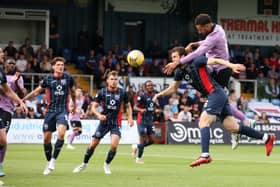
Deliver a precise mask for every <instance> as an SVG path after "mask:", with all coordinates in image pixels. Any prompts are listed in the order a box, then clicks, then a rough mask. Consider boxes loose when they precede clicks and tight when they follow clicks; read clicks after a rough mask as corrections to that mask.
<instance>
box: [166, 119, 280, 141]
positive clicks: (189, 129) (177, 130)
mask: <svg viewBox="0 0 280 187" xmlns="http://www.w3.org/2000/svg"><path fill="white" fill-rule="evenodd" d="M210 127H211V128H210V137H211V139H210V143H211V144H231V142H230V140H231V136H230V132H228V131H227V130H225V129H224V127H223V126H222V125H221V124H220V123H218V122H216V123H213V124H212V125H211V126H210ZM255 129H256V130H259V131H263V132H270V133H274V134H275V135H276V140H275V144H280V125H279V124H269V125H266V124H257V125H256V127H255ZM167 143H168V144H200V130H199V128H198V124H197V123H194V122H192V123H188V122H185V123H181V122H168V123H167ZM262 143H263V142H262V141H261V140H253V139H250V138H247V137H243V136H242V137H241V140H240V144H262Z"/></svg>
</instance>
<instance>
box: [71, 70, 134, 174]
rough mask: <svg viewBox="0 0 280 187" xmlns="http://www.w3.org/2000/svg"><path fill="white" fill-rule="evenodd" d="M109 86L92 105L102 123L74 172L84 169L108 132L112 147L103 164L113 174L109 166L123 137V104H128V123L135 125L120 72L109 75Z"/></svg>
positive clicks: (101, 91)
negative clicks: (121, 129) (120, 78)
mask: <svg viewBox="0 0 280 187" xmlns="http://www.w3.org/2000/svg"><path fill="white" fill-rule="evenodd" d="M106 81H107V87H105V88H102V89H100V90H99V91H98V93H97V95H96V96H95V98H94V101H93V102H92V105H91V112H92V113H93V114H94V115H95V116H96V117H97V118H98V119H99V121H100V123H99V125H98V127H97V129H96V131H95V133H94V134H93V136H92V140H91V142H90V144H89V146H88V148H87V150H86V153H85V155H84V160H83V163H82V164H81V165H79V166H77V167H76V168H75V169H74V170H73V173H79V172H81V171H82V170H84V169H85V168H86V167H87V165H88V162H89V160H90V158H91V157H92V155H93V153H94V150H95V148H96V147H97V146H98V144H99V143H100V140H101V139H102V138H103V137H104V136H105V135H106V134H107V133H108V132H110V133H111V147H110V150H109V152H108V154H107V157H106V160H105V162H104V165H103V169H104V172H105V174H111V169H110V167H109V165H110V163H111V162H112V160H113V159H114V157H115V155H116V153H117V148H118V145H119V141H120V138H121V132H120V125H119V124H118V115H119V113H120V112H121V107H122V105H123V104H125V105H126V111H127V116H128V123H129V125H130V126H133V119H132V108H131V105H130V102H129V100H128V97H127V94H126V92H125V91H124V89H121V88H118V72H117V71H111V72H109V73H108V75H107V80H106ZM100 105H101V106H102V108H103V111H102V112H99V111H98V107H99V106H100Z"/></svg>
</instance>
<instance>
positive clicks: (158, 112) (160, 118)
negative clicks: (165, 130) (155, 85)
mask: <svg viewBox="0 0 280 187" xmlns="http://www.w3.org/2000/svg"><path fill="white" fill-rule="evenodd" d="M153 119H154V122H155V123H158V122H165V120H164V115H163V112H162V108H161V107H160V106H159V105H156V108H155V112H154V117H153Z"/></svg>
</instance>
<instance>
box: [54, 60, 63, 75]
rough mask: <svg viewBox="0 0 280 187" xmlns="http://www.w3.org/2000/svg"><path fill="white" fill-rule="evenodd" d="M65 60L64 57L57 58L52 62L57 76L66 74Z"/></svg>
mask: <svg viewBox="0 0 280 187" xmlns="http://www.w3.org/2000/svg"><path fill="white" fill-rule="evenodd" d="M64 63H65V59H64V58H63V57H55V58H54V59H53V60H52V61H51V64H52V69H53V72H54V73H56V74H62V73H63V72H64Z"/></svg>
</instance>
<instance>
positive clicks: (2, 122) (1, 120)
mask: <svg viewBox="0 0 280 187" xmlns="http://www.w3.org/2000/svg"><path fill="white" fill-rule="evenodd" d="M11 121H12V114H11V113H10V112H6V111H4V110H2V109H0V129H4V128H5V129H6V133H8V131H9V129H10V125H11Z"/></svg>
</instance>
